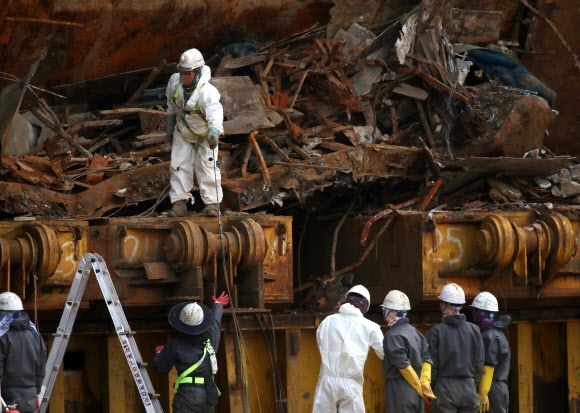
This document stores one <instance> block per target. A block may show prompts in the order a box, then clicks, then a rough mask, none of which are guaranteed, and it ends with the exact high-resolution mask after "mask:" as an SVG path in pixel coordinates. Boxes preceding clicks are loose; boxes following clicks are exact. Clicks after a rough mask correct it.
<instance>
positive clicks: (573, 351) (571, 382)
mask: <svg viewBox="0 0 580 413" xmlns="http://www.w3.org/2000/svg"><path fill="white" fill-rule="evenodd" d="M567 349H568V392H569V393H568V404H569V410H568V411H569V412H570V413H580V320H572V321H568V322H567Z"/></svg>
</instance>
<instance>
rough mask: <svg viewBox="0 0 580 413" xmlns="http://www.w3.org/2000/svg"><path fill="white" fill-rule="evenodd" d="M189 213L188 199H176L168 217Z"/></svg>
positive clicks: (182, 215)
mask: <svg viewBox="0 0 580 413" xmlns="http://www.w3.org/2000/svg"><path fill="white" fill-rule="evenodd" d="M185 214H187V201H186V200H185V199H180V200H179V201H175V203H174V204H173V206H172V207H171V210H170V211H169V212H168V213H167V216H168V217H184V216H185Z"/></svg>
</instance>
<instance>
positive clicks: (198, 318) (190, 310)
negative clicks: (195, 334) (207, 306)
mask: <svg viewBox="0 0 580 413" xmlns="http://www.w3.org/2000/svg"><path fill="white" fill-rule="evenodd" d="M179 319H180V320H181V321H182V322H183V323H184V324H187V325H188V326H192V327H193V326H197V325H200V324H201V323H202V322H203V309H202V308H201V306H200V305H199V304H198V303H190V304H187V305H186V306H185V307H183V309H182V310H181V312H180V313H179Z"/></svg>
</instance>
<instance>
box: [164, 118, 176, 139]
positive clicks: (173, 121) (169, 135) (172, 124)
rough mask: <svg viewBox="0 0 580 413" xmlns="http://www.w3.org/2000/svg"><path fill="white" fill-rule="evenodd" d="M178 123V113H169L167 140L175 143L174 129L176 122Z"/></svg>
mask: <svg viewBox="0 0 580 413" xmlns="http://www.w3.org/2000/svg"><path fill="white" fill-rule="evenodd" d="M176 123H177V115H167V130H166V133H167V140H168V141H169V143H173V131H174V130H175V124H176Z"/></svg>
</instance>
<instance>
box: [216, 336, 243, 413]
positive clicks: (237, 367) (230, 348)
mask: <svg viewBox="0 0 580 413" xmlns="http://www.w3.org/2000/svg"><path fill="white" fill-rule="evenodd" d="M222 340H223V343H224V348H225V356H226V369H227V376H228V388H227V390H226V391H224V392H223V394H222V398H221V399H222V400H223V396H226V395H227V396H226V397H228V396H229V397H228V398H227V400H228V401H229V403H230V411H232V412H238V413H249V411H250V410H249V406H248V397H247V396H248V395H247V383H246V380H245V377H246V376H245V375H244V374H243V373H242V372H244V371H245V367H246V366H244V361H243V357H240V347H239V345H238V343H237V340H236V337H235V336H234V334H232V333H229V332H222Z"/></svg>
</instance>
